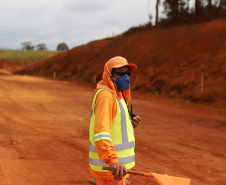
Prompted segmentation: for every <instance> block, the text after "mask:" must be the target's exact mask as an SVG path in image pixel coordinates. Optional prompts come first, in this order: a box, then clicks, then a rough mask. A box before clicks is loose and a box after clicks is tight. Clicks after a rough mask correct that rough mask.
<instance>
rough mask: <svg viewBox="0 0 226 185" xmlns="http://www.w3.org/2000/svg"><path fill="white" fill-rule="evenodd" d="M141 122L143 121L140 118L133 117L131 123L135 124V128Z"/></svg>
mask: <svg viewBox="0 0 226 185" xmlns="http://www.w3.org/2000/svg"><path fill="white" fill-rule="evenodd" d="M140 121H141V118H140V117H139V116H135V117H133V119H132V120H131V122H132V124H133V128H135V127H137V125H139V123H140Z"/></svg>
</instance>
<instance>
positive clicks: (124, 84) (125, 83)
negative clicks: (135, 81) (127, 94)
mask: <svg viewBox="0 0 226 185" xmlns="http://www.w3.org/2000/svg"><path fill="white" fill-rule="evenodd" d="M115 84H116V85H117V88H118V89H120V90H127V89H129V76H128V75H123V76H121V77H120V78H115Z"/></svg>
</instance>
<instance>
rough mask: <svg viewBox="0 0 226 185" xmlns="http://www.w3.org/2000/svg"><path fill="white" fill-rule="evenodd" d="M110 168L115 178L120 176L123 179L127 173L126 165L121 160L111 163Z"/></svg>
mask: <svg viewBox="0 0 226 185" xmlns="http://www.w3.org/2000/svg"><path fill="white" fill-rule="evenodd" d="M110 168H111V171H112V175H114V179H117V178H118V177H119V180H122V177H123V176H124V175H126V173H127V170H126V168H125V166H124V165H123V164H121V163H120V162H117V163H113V164H111V165H110Z"/></svg>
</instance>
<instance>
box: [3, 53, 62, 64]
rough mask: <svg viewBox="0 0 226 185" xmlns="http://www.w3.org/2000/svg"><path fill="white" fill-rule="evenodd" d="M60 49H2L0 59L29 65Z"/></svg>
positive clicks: (52, 54) (48, 56) (8, 62)
mask: <svg viewBox="0 0 226 185" xmlns="http://www.w3.org/2000/svg"><path fill="white" fill-rule="evenodd" d="M58 53H62V51H35V50H3V51H1V52H0V59H7V65H25V66H27V65H31V64H34V63H37V62H40V61H42V60H45V59H47V58H50V57H52V56H55V55H57V54H58Z"/></svg>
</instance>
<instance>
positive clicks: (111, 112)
mask: <svg viewBox="0 0 226 185" xmlns="http://www.w3.org/2000/svg"><path fill="white" fill-rule="evenodd" d="M117 98H118V99H121V98H122V94H121V92H117ZM116 112H117V102H116V100H115V97H114V95H113V94H112V93H111V92H109V91H108V90H102V91H100V92H99V93H98V94H97V97H96V100H95V127H94V135H95V134H98V133H101V132H107V133H109V134H111V128H112V122H113V119H114V117H115V115H116ZM95 145H96V148H97V152H98V155H99V157H100V159H101V160H104V162H105V163H107V164H109V165H110V164H113V163H116V162H118V156H117V155H116V152H115V149H114V146H113V144H112V142H111V141H110V140H108V139H101V140H98V141H96V142H95ZM89 170H90V172H91V174H92V176H93V177H95V178H97V179H104V180H112V179H113V175H112V174H111V172H98V171H94V170H92V169H91V168H90V167H89ZM128 176H129V175H126V176H125V177H124V178H127V177H128Z"/></svg>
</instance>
